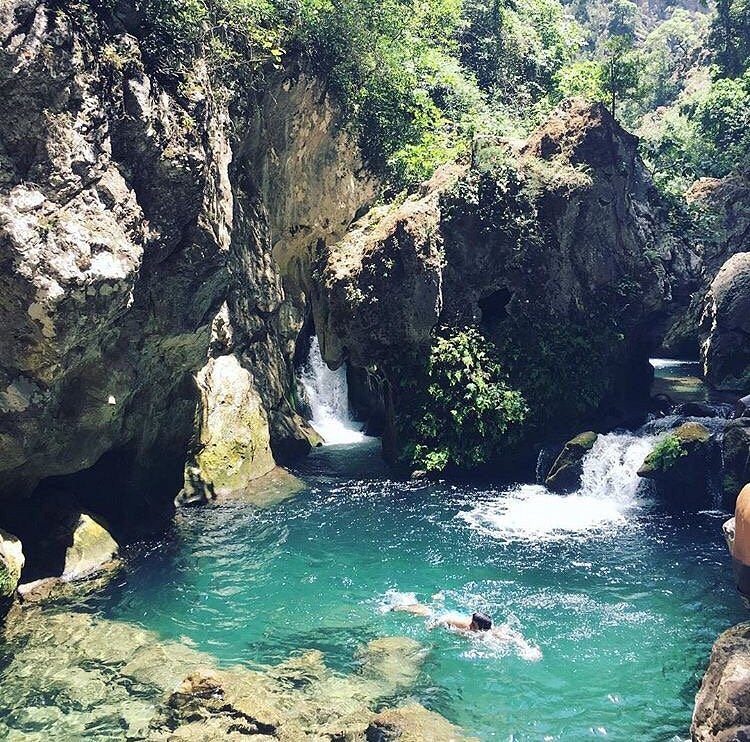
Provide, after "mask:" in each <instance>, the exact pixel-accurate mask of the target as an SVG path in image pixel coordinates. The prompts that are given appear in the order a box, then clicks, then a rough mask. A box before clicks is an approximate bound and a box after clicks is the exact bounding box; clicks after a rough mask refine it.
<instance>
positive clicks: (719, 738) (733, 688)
mask: <svg viewBox="0 0 750 742" xmlns="http://www.w3.org/2000/svg"><path fill="white" fill-rule="evenodd" d="M690 733H691V736H692V739H693V740H694V742H737V741H738V740H747V739H750V623H742V624H739V625H737V626H734V627H733V628H731V629H728V630H727V631H725V632H724V633H723V634H722V635H721V636H720V637H719V638H718V639H717V640H716V642H715V643H714V646H713V649H712V650H711V659H710V661H709V664H708V669H707V670H706V673H705V675H704V676H703V681H702V682H701V687H700V690H699V691H698V695H697V696H696V698H695V710H694V711H693V723H692V726H691V727H690Z"/></svg>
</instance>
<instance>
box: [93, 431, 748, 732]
mask: <svg viewBox="0 0 750 742" xmlns="http://www.w3.org/2000/svg"><path fill="white" fill-rule="evenodd" d="M607 439H608V440H609V442H607V441H605V442H604V443H603V445H602V446H600V448H599V450H598V451H597V454H596V457H595V458H596V460H597V462H598V463H597V464H596V465H592V466H590V467H589V468H588V469H587V476H588V480H586V479H585V481H584V489H583V491H582V494H580V495H577V496H572V497H569V498H561V497H558V496H553V495H550V494H548V493H546V492H545V491H544V490H543V489H542V488H540V487H534V486H528V485H527V486H525V487H520V488H517V489H511V490H510V491H508V490H499V489H498V490H495V489H492V488H482V487H474V486H471V487H470V486H459V485H450V484H439V483H438V484H436V483H420V482H408V483H403V482H395V481H393V480H390V479H388V477H387V474H386V473H385V472H383V471H382V469H381V467H380V465H379V463H378V460H379V457H378V447H377V443H376V442H369V443H365V444H363V445H360V446H358V447H329V448H325V449H322V450H320V451H318V452H317V453H315V454H314V455H313V456H312V457H311V458H310V459H309V460H308V462H306V464H305V467H304V468H303V469H301V470H300V471H299V472H298V474H299V475H300V476H301V477H302V478H303V479H304V480H305V482H306V483H307V485H308V489H306V490H305V491H303V492H302V493H300V494H299V495H297V496H296V497H294V498H292V499H289V500H286V501H284V502H282V503H280V504H278V505H276V506H274V507H272V508H269V509H266V510H257V509H254V508H252V507H250V506H247V505H227V506H222V507H213V508H208V509H203V510H193V511H188V512H186V513H184V514H182V515H181V516H180V519H179V521H178V524H177V525H176V527H175V534H174V538H173V539H171V540H167V541H165V543H163V544H153V545H150V546H148V545H147V546H142V547H140V548H139V549H134V550H133V551H131V553H130V554H129V557H128V559H129V566H128V571H127V574H126V576H125V577H123V578H121V580H120V582H119V584H116V585H114V586H112V588H111V589H110V591H109V592H108V593H107V594H106V595H105V596H104V597H99V598H97V602H96V603H95V604H94V605H93V606H92V607H93V608H95V609H96V610H97V611H101V612H102V614H104V615H105V616H107V617H110V618H115V619H121V620H127V621H132V622H136V623H138V624H140V625H142V626H144V627H146V628H149V629H152V630H155V631H157V632H158V633H159V634H160V635H161V636H162V637H164V638H176V639H181V640H182V641H189V642H191V643H194V644H195V645H196V646H197V647H198V648H199V649H202V650H204V651H207V652H210V653H212V654H213V655H215V656H216V657H217V658H219V659H220V661H222V662H225V663H234V662H243V663H248V664H251V665H252V664H254V663H271V662H277V661H280V660H283V659H285V658H287V657H288V656H290V655H292V654H295V653H298V652H299V651H300V650H302V649H308V648H317V649H321V650H322V651H323V652H325V654H326V658H327V662H328V663H329V664H330V665H332V666H333V667H336V668H339V669H342V670H347V669H349V668H350V667H351V666H352V663H353V655H354V653H355V651H356V649H357V648H358V647H359V646H360V645H362V644H363V643H365V642H366V641H368V640H369V639H372V638H374V637H377V636H383V635H394V634H396V635H406V636H410V637H413V638H415V639H417V640H419V641H420V642H422V643H423V644H424V645H425V646H426V647H427V648H428V649H429V654H428V657H427V660H426V662H425V664H424V666H423V669H422V672H421V676H420V680H419V683H418V685H417V686H416V688H414V689H413V690H412V691H411V696H412V697H416V698H417V699H418V700H420V701H421V702H422V703H424V704H425V705H427V706H428V707H430V708H432V709H434V710H436V711H439V712H440V713H442V714H444V715H445V716H446V717H448V718H449V719H450V720H451V721H454V722H456V723H458V724H460V725H462V726H463V727H464V728H465V730H466V731H468V732H470V733H472V734H475V735H477V736H478V737H480V738H481V739H483V740H489V739H503V740H507V739H514V740H541V739H567V740H579V739H585V738H588V737H595V736H603V735H605V734H606V735H607V736H609V737H610V738H612V739H618V740H668V739H673V738H674V739H684V738H685V737H686V736H687V733H688V728H689V724H690V716H691V712H692V705H693V698H694V694H695V692H696V689H697V687H698V684H699V680H700V676H701V674H702V671H703V669H704V667H705V665H706V662H707V658H708V653H709V650H710V646H711V644H712V642H713V641H714V639H715V638H716V636H717V635H718V634H719V633H720V632H721V631H722V630H723V629H725V628H727V627H729V626H730V625H732V624H733V623H736V622H737V621H739V620H742V619H743V618H745V612H744V610H743V608H742V605H741V603H740V600H739V598H738V597H737V596H736V593H735V591H734V589H733V586H732V583H731V573H730V565H729V559H728V555H727V553H726V549H725V546H724V544H723V543H722V537H721V528H720V526H721V522H722V517H723V516H722V514H720V513H716V512H704V513H699V514H695V513H692V514H686V513H679V512H670V511H666V510H664V509H662V508H661V507H660V506H658V505H657V504H655V503H653V502H652V501H651V500H650V499H649V498H648V497H647V496H643V495H642V494H639V493H637V492H636V491H635V485H634V484H633V485H632V486H631V485H630V484H628V481H629V480H628V477H629V476H630V474H629V473H628V471H626V470H627V469H628V466H631V468H632V465H631V464H628V463H627V459H628V456H629V455H630V458H632V459H637V458H638V456H639V455H640V449H639V446H641V445H643V446H647V445H648V442H647V441H646V442H645V443H643V444H641V443H638V442H637V441H633V440H630V439H627V440H626V439H623V438H620V439H617V438H616V437H614V438H613V437H609V436H608V437H607ZM597 445H599V444H597ZM629 451H633V453H632V454H628V452H629ZM609 459H611V462H610V463H607V462H608V460H609ZM623 461H625V463H624V464H623V463H622V462H623ZM612 462H614V463H612ZM618 462H619V463H618ZM618 467H619V468H618ZM623 467H624V468H623ZM631 478H632V477H631ZM623 483H624V484H623ZM438 591H442V592H443V594H444V601H442V602H441V601H434V602H432V605H434V608H435V611H436V613H438V614H439V613H442V612H444V611H451V610H458V611H464V612H465V611H470V610H477V609H481V610H484V611H486V612H487V613H489V614H490V615H492V616H493V617H494V619H495V621H496V623H498V624H505V628H504V634H503V636H501V637H500V638H498V639H493V640H487V639H479V638H476V637H474V638H469V637H466V636H462V635H458V634H454V633H451V632H448V631H445V630H441V629H434V630H430V629H429V627H428V622H427V621H426V620H425V619H424V618H420V617H415V616H410V615H406V614H403V613H394V612H384V610H386V609H387V607H388V606H389V605H392V604H394V603H396V602H398V601H399V600H405V599H406V596H404V595H403V594H404V593H416V596H417V597H419V598H420V599H422V600H426V601H428V602H430V601H431V596H432V595H433V594H434V593H436V592H438ZM539 654H541V657H539V656H538V655H539ZM397 700H400V699H392V698H391V699H384V703H389V702H391V703H392V702H394V701H397Z"/></svg>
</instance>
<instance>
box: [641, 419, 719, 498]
mask: <svg viewBox="0 0 750 742" xmlns="http://www.w3.org/2000/svg"><path fill="white" fill-rule="evenodd" d="M718 466H720V458H719V450H718V446H717V445H716V442H715V441H714V439H713V438H712V437H711V431H709V430H708V428H706V427H705V426H703V425H701V424H700V423H696V422H688V423H684V424H683V425H680V427H678V428H675V429H674V430H672V431H671V432H669V433H667V434H666V435H665V436H664V437H662V438H661V439H660V440H659V441H658V442H657V443H656V445H655V446H654V448H653V450H652V451H651V453H649V454H648V456H646V459H645V460H644V462H643V464H642V465H641V467H640V469H638V476H639V477H643V478H645V479H650V480H651V481H653V482H654V485H655V487H656V490H657V493H658V494H659V495H661V496H663V497H664V498H665V499H668V500H671V501H673V502H674V503H676V504H679V505H699V504H704V503H705V501H706V498H707V497H708V494H709V491H710V484H711V477H710V475H711V472H712V470H714V469H715V468H717V467H718Z"/></svg>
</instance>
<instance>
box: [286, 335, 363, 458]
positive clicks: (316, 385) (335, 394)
mask: <svg viewBox="0 0 750 742" xmlns="http://www.w3.org/2000/svg"><path fill="white" fill-rule="evenodd" d="M299 380H300V383H301V384H302V386H303V387H304V388H305V393H306V394H307V401H308V402H309V404H310V411H311V412H312V419H311V420H310V424H311V425H312V426H313V428H315V430H316V431H317V433H318V434H319V435H320V436H321V437H322V438H323V440H324V441H325V443H326V444H327V445H337V444H342V443H358V442H360V441H363V440H364V439H365V437H366V436H365V435H364V434H363V433H362V431H361V425H360V424H359V423H357V422H355V421H354V420H353V419H352V417H351V414H350V413H349V389H348V387H347V384H346V368H344V367H343V366H342V367H341V368H340V369H338V370H337V371H331V369H330V368H328V366H327V365H326V363H325V361H324V360H323V356H322V355H321V353H320V345H319V344H318V338H317V337H313V338H312V341H311V343H310V354H309V356H308V358H307V363H306V364H305V365H304V367H303V368H302V369H301V371H300V374H299Z"/></svg>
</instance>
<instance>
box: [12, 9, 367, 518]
mask: <svg viewBox="0 0 750 742" xmlns="http://www.w3.org/2000/svg"><path fill="white" fill-rule="evenodd" d="M0 38H1V39H2V40H3V41H2V48H1V49H0V90H2V100H3V105H2V107H0V268H1V270H0V497H1V498H3V499H4V500H5V501H6V502H8V501H9V500H14V499H15V498H18V497H19V496H22V495H27V494H29V493H30V492H31V491H32V490H33V489H34V488H35V486H36V485H37V484H38V483H39V482H40V481H42V480H45V479H47V481H48V482H49V481H51V480H49V479H48V478H50V477H58V478H59V477H61V476H64V475H69V474H71V473H74V472H81V471H83V470H89V472H90V473H89V475H87V476H88V478H85V477H84V478H82V479H80V480H78V481H76V483H75V486H74V487H73V488H74V489H76V490H77V491H79V492H80V491H83V490H86V491H87V492H91V491H93V490H98V492H99V494H98V500H99V501H101V502H102V508H103V509H106V502H113V501H114V500H118V499H119V500H120V501H121V500H122V498H123V497H126V498H127V497H128V493H137V494H136V495H135V496H134V497H130V500H136V501H137V505H136V504H135V503H132V507H125V508H120V510H121V511H124V513H123V512H120V513H119V515H120V516H122V515H123V514H125V515H127V516H129V517H130V518H131V519H132V520H133V521H144V520H148V519H149V517H150V515H149V513H150V511H151V510H154V509H155V510H162V509H163V508H164V507H165V506H166V504H167V503H169V502H170V501H171V500H172V498H173V497H174V496H175V494H176V491H177V490H178V489H179V488H180V486H181V485H182V478H183V477H182V468H183V464H184V462H185V459H186V456H187V455H188V443H189V439H190V437H191V433H192V431H193V425H194V418H195V414H196V402H197V401H198V399H199V394H198V390H197V388H196V384H195V381H194V377H195V376H196V374H198V375H199V378H200V379H202V380H203V383H202V385H201V395H200V399H201V401H202V404H203V409H202V410H201V411H199V413H198V416H199V418H200V417H201V416H203V418H204V419H205V420H207V421H208V423H207V425H208V427H210V421H212V420H214V419H215V416H216V414H217V413H216V412H215V411H214V409H213V408H214V407H215V406H218V407H221V406H222V405H223V404H224V403H225V401H226V400H225V398H224V397H222V394H223V392H222V391H221V390H219V389H217V385H212V384H210V383H209V381H210V377H211V376H212V374H214V375H215V374H216V372H217V369H222V370H223V371H224V372H227V373H229V372H230V371H231V372H233V373H234V374H235V377H236V378H234V379H233V380H230V383H232V384H235V386H237V385H239V386H243V385H244V386H243V394H245V396H246V397H248V398H249V397H250V396H252V397H253V398H254V399H255V400H256V406H257V415H255V417H254V419H253V421H252V426H254V428H255V429H254V438H253V441H254V442H257V441H261V442H262V443H259V444H258V445H257V446H255V445H254V446H253V448H252V451H251V452H250V454H251V455H250V457H249V460H245V461H244V463H243V466H244V468H243V469H242V471H241V472H237V471H235V468H233V467H235V465H236V464H237V462H228V463H227V466H226V467H225V471H224V472H222V476H223V475H226V476H225V477H224V479H225V480H226V479H227V477H228V478H229V479H230V480H231V486H232V487H236V488H239V489H241V487H242V484H243V481H241V480H249V479H252V478H253V477H254V476H260V475H262V474H264V473H265V472H267V471H268V469H269V467H270V466H271V465H272V462H273V458H272V456H271V452H270V451H269V450H268V446H269V444H270V448H271V449H273V451H274V452H276V453H277V455H281V456H283V455H284V454H290V453H295V452H299V451H301V450H302V451H304V450H305V448H306V447H307V446H309V444H308V443H307V437H308V433H309V431H308V430H307V429H306V426H305V424H304V422H303V421H302V419H301V418H300V417H299V416H298V415H297V414H296V412H295V410H294V409H293V407H292V405H291V400H293V399H294V394H293V389H292V385H293V371H292V356H293V352H294V345H295V341H296V339H297V335H298V333H299V329H300V327H301V326H302V322H303V316H304V310H305V306H306V298H305V289H306V284H305V282H306V280H307V274H308V266H309V263H310V258H309V251H310V250H311V249H312V248H311V246H313V245H315V244H317V243H318V242H319V241H321V240H322V241H325V240H327V239H329V238H331V237H332V236H334V235H340V234H341V233H343V231H344V230H345V228H346V227H347V225H348V224H349V222H350V220H351V219H352V217H353V215H354V214H355V212H356V211H357V210H358V209H359V208H360V207H361V206H362V204H363V203H364V202H366V201H367V199H368V198H369V197H370V195H371V193H372V183H371V182H370V181H369V179H368V177H367V176H366V174H365V172H364V171H363V169H362V166H361V163H360V161H359V159H358V154H357V149H356V147H354V146H352V143H351V142H350V141H349V139H348V137H347V136H346V135H344V134H341V133H340V127H339V122H338V120H337V116H336V111H335V109H334V107H333V106H332V104H331V103H330V101H329V100H328V99H327V98H326V96H325V94H324V92H323V90H322V88H321V86H320V85H319V84H318V83H317V82H316V81H315V80H314V79H312V78H310V77H308V76H306V75H305V74H304V73H302V72H301V71H300V70H292V69H289V70H286V71H283V72H273V71H272V72H270V73H269V75H268V76H267V77H266V78H265V79H263V80H262V81H260V82H259V85H258V86H257V87H258V92H252V93H251V94H249V95H248V96H247V98H245V99H243V100H241V101H240V100H238V99H237V98H235V99H232V98H231V97H228V96H227V95H225V92H226V91H218V90H216V89H214V87H213V86H212V83H211V81H210V79H209V75H208V74H207V72H206V69H205V66H204V65H203V63H202V62H201V60H200V59H198V60H197V61H196V62H195V64H194V67H193V69H192V70H191V71H190V72H189V74H188V75H186V77H185V79H183V80H181V81H180V82H179V84H177V85H175V84H174V81H171V82H165V81H163V80H161V79H160V78H159V77H158V76H157V75H155V74H152V73H150V72H149V68H148V65H147V62H146V61H144V57H143V55H142V51H141V48H140V46H139V41H138V39H137V38H135V37H134V36H131V35H129V34H128V33H126V32H125V29H124V28H121V27H119V26H113V27H111V28H110V27H107V26H106V25H102V24H98V25H97V24H95V26H94V29H93V31H92V28H91V27H88V28H87V30H86V32H85V33H84V32H83V30H82V29H81V28H79V27H78V26H77V21H76V19H75V18H71V17H70V16H69V15H67V14H66V12H64V11H63V10H59V9H58V10H54V9H53V6H52V5H51V4H50V3H47V2H44V1H42V2H34V3H31V2H27V1H26V0H9V1H8V2H4V3H3V4H2V7H0ZM313 185H314V187H313ZM204 367H206V368H204ZM201 369H203V370H202V371H201ZM225 375H226V374H225ZM248 424H249V423H248ZM203 429H204V430H205V429H207V428H206V426H205V425H204V426H203ZM232 445H233V443H232V441H228V442H227V447H228V448H230V449H231V446H232ZM204 447H205V439H204V436H202V435H201V434H199V435H197V436H196V437H195V439H194V442H193V446H192V449H191V450H190V452H189V453H190V455H191V456H192V465H193V468H195V466H196V465H197V466H198V467H200V460H201V459H200V457H201V455H202V452H203V450H204ZM247 453H248V449H247V448H246V447H245V448H243V455H244V454H247ZM256 453H257V456H256ZM206 455H208V454H206ZM256 461H257V466H256V465H255V463H256ZM230 470H231V474H230V473H229V472H230ZM214 473H215V469H214V468H211V467H209V468H208V469H207V470H206V471H205V472H199V473H198V475H197V483H198V484H197V486H199V487H200V486H204V485H206V486H210V485H211V484H212V482H211V478H212V477H213V475H214ZM84 480H85V481H84ZM52 481H54V480H52ZM221 484H222V485H225V484H226V481H222V483H221ZM56 486H58V487H63V486H65V483H64V482H60V481H57V484H56ZM117 492H119V493H121V494H119V495H116V494H115V493H117ZM73 496H77V493H73ZM94 499H95V500H97V498H96V497H95V498H94ZM87 505H88V506H89V507H91V508H92V509H94V510H97V502H94V503H91V502H88V503H87ZM139 508H141V509H142V508H146V512H145V513H144V512H142V510H141V511H139V512H136V510H137V509H139ZM1 509H2V506H0V510H1ZM108 515H110V516H112V515H113V514H112V513H108Z"/></svg>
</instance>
